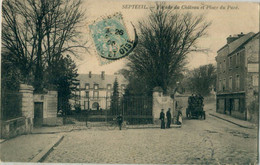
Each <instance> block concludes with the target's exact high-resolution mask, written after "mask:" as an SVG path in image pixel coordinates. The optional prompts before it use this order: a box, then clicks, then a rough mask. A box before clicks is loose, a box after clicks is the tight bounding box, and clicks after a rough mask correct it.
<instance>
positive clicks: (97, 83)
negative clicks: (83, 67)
mask: <svg viewBox="0 0 260 165" xmlns="http://www.w3.org/2000/svg"><path fill="white" fill-rule="evenodd" d="M77 79H78V80H79V85H78V86H77V88H78V90H77V92H76V96H77V99H75V100H74V101H75V103H77V104H80V107H81V109H82V110H108V109H110V104H111V96H112V94H113V85H114V82H115V80H116V79H117V82H118V89H119V90H118V91H119V96H122V94H123V93H124V89H125V88H126V85H127V80H126V79H124V77H123V76H122V75H120V74H114V75H106V74H105V72H104V71H102V72H101V74H92V73H91V72H89V74H79V76H78V77H77Z"/></svg>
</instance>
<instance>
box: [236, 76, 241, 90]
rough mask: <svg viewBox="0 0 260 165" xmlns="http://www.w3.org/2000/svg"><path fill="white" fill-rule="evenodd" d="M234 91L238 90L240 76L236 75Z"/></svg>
mask: <svg viewBox="0 0 260 165" xmlns="http://www.w3.org/2000/svg"><path fill="white" fill-rule="evenodd" d="M236 89H240V76H239V75H237V77H236Z"/></svg>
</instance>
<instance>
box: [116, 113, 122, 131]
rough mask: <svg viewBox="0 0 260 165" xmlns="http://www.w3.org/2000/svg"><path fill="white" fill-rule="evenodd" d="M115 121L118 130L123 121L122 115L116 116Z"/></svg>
mask: <svg viewBox="0 0 260 165" xmlns="http://www.w3.org/2000/svg"><path fill="white" fill-rule="evenodd" d="M117 123H118V126H119V130H121V129H122V123H123V117H122V115H121V114H120V115H119V116H118V117H117Z"/></svg>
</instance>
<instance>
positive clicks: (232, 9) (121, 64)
mask: <svg viewBox="0 0 260 165" xmlns="http://www.w3.org/2000/svg"><path fill="white" fill-rule="evenodd" d="M132 5H139V6H136V7H139V9H136V8H135V7H133V6H132ZM140 5H141V6H140ZM154 5H155V4H154V2H152V1H136V0H135V1H133V0H131V1H129V0H128V1H126V0H124V1H123V0H121V1H119V0H111V1H104V0H83V6H82V7H83V8H84V9H86V14H87V19H86V21H85V22H84V24H85V26H84V28H83V29H82V31H83V35H85V36H84V37H86V39H87V40H88V46H89V51H88V52H82V53H81V54H80V57H81V58H80V59H78V60H76V63H77V65H78V73H80V74H84V73H89V71H91V72H92V73H101V71H105V73H106V74H113V73H114V72H117V71H118V70H120V69H122V68H125V67H126V66H125V64H126V63H127V60H126V59H125V58H123V59H121V60H117V61H113V62H110V63H108V64H106V65H100V61H99V57H98V55H97V52H96V51H95V49H96V48H95V45H94V42H93V40H92V38H91V36H90V32H89V29H88V25H89V24H92V23H93V22H94V21H98V20H101V19H102V18H103V17H106V16H109V15H112V14H115V13H116V12H121V13H122V15H123V19H124V23H125V25H126V28H127V31H128V34H129V36H130V37H133V36H134V33H133V27H132V26H131V22H132V23H133V24H134V25H135V26H137V22H138V21H141V20H143V19H146V18H147V16H148V15H149V11H150V10H149V7H152V6H154ZM167 5H170V6H172V7H174V6H176V5H177V6H179V9H175V10H176V12H180V13H183V12H192V13H193V14H195V15H197V14H203V15H205V17H206V20H207V21H211V22H212V25H211V26H210V27H209V28H208V31H207V32H208V35H207V36H205V37H204V38H201V39H200V40H199V43H198V46H199V47H200V48H205V49H209V50H210V51H208V52H207V53H191V54H189V55H188V59H187V60H188V64H187V66H186V67H187V68H188V69H194V68H196V67H199V66H201V65H206V64H209V63H213V64H214V63H215V57H216V55H217V50H219V49H220V48H221V47H222V46H224V45H225V44H226V38H227V37H228V36H229V35H234V34H240V33H241V32H243V33H245V34H246V33H249V32H255V33H257V32H258V31H259V4H258V3H254V2H174V1H172V2H167ZM144 6H145V8H148V9H144Z"/></svg>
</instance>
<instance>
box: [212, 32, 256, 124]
mask: <svg viewBox="0 0 260 165" xmlns="http://www.w3.org/2000/svg"><path fill="white" fill-rule="evenodd" d="M217 54H218V55H217V57H216V61H217V84H216V87H217V93H216V98H217V108H216V110H217V112H219V113H224V114H227V115H231V116H233V117H236V118H240V119H244V120H257V118H258V117H257V116H258V115H257V114H258V112H257V111H259V110H258V108H254V109H252V104H257V102H258V93H259V92H258V91H259V88H258V84H259V33H257V34H255V33H253V32H250V33H248V34H243V33H241V34H238V35H235V36H231V35H230V36H229V37H228V38H227V44H226V45H224V46H223V47H222V48H221V49H219V50H218V52H217Z"/></svg>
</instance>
